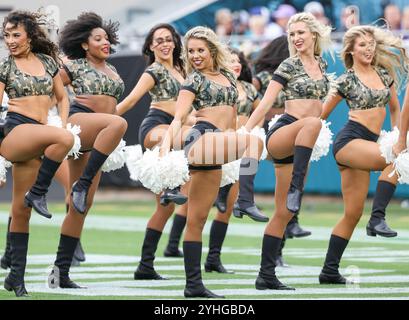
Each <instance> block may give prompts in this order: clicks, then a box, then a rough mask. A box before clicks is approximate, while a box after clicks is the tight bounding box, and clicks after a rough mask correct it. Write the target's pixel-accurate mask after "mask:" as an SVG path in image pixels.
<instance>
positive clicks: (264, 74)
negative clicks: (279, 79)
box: [255, 71, 273, 96]
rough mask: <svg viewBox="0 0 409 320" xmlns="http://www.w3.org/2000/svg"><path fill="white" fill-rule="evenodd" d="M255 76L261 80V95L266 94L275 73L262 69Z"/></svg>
mask: <svg viewBox="0 0 409 320" xmlns="http://www.w3.org/2000/svg"><path fill="white" fill-rule="evenodd" d="M255 78H256V79H257V80H258V82H260V90H259V91H258V92H260V95H261V96H264V94H265V93H266V90H267V87H268V85H269V83H270V81H271V80H272V79H273V74H272V73H270V72H268V71H261V72H259V73H257V74H256V75H255Z"/></svg>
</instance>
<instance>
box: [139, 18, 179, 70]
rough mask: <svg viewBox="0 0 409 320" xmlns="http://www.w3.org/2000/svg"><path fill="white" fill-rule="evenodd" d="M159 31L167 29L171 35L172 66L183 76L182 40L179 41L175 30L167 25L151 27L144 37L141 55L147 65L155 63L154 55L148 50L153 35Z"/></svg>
mask: <svg viewBox="0 0 409 320" xmlns="http://www.w3.org/2000/svg"><path fill="white" fill-rule="evenodd" d="M159 29H168V30H169V31H170V33H171V34H172V38H173V43H174V44H175V49H174V50H173V65H174V66H175V67H176V68H177V69H179V71H180V72H181V73H182V74H183V75H184V76H185V75H186V74H185V68H184V64H183V60H182V40H181V39H180V35H179V34H178V33H177V32H176V30H175V28H174V27H173V26H172V25H170V24H168V23H159V24H157V25H155V26H153V27H152V29H150V30H149V32H148V34H147V35H146V38H145V42H144V44H143V47H142V53H143V54H144V55H145V56H146V57H147V62H148V64H152V63H153V62H155V55H154V54H153V52H152V50H151V49H150V46H151V45H152V41H153V34H154V33H155V31H156V30H159Z"/></svg>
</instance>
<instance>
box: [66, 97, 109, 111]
mask: <svg viewBox="0 0 409 320" xmlns="http://www.w3.org/2000/svg"><path fill="white" fill-rule="evenodd" d="M74 100H75V102H77V103H79V104H81V105H83V106H86V107H88V108H90V109H91V110H92V111H94V112H96V113H109V114H113V113H114V112H115V107H116V104H117V100H116V99H115V98H114V97H111V96H107V95H81V96H76V97H75V98H74Z"/></svg>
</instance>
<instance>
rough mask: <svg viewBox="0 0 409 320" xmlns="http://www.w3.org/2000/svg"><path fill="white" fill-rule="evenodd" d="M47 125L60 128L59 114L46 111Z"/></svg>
mask: <svg viewBox="0 0 409 320" xmlns="http://www.w3.org/2000/svg"><path fill="white" fill-rule="evenodd" d="M47 125H49V126H53V127H57V128H62V121H61V118H60V116H59V115H58V114H52V113H51V112H48V117H47Z"/></svg>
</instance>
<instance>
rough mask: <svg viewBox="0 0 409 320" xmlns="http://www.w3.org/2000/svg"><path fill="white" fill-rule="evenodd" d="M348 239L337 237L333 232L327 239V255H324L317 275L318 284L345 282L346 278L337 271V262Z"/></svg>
mask: <svg viewBox="0 0 409 320" xmlns="http://www.w3.org/2000/svg"><path fill="white" fill-rule="evenodd" d="M347 245H348V240H346V239H344V238H341V237H338V236H336V235H334V234H332V235H331V238H330V239H329V245H328V251H327V256H326V257H325V262H324V267H323V268H322V271H321V274H320V275H319V281H320V284H346V283H347V280H346V279H345V278H344V277H343V276H341V275H340V273H339V263H340V261H341V258H342V255H343V253H344V250H345V248H346V247H347Z"/></svg>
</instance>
